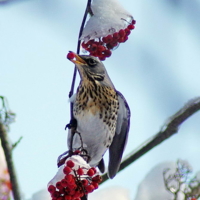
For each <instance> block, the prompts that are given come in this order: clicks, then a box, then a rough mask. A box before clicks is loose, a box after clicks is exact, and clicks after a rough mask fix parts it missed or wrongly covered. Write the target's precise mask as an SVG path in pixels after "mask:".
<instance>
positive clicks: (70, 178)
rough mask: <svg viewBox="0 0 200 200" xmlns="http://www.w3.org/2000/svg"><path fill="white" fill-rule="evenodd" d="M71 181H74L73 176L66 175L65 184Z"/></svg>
mask: <svg viewBox="0 0 200 200" xmlns="http://www.w3.org/2000/svg"><path fill="white" fill-rule="evenodd" d="M73 179H74V176H73V175H72V174H68V175H66V176H65V180H66V181H67V182H70V181H72V180H73Z"/></svg>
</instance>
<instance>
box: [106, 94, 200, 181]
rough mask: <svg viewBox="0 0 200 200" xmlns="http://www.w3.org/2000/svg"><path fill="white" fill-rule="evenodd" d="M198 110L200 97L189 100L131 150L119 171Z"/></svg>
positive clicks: (163, 138) (199, 108)
mask: <svg viewBox="0 0 200 200" xmlns="http://www.w3.org/2000/svg"><path fill="white" fill-rule="evenodd" d="M199 110H200V97H197V98H195V99H192V100H190V101H189V102H188V103H187V104H186V105H185V106H183V108H181V109H180V110H179V111H178V112H177V113H175V114H174V115H172V116H171V117H170V118H169V119H168V122H167V123H166V124H164V126H163V127H162V128H161V130H160V131H159V132H158V133H157V134H156V135H154V136H153V137H151V138H149V139H148V140H147V141H146V142H144V143H143V144H142V145H141V146H140V147H139V148H137V149H135V150H133V151H132V152H131V153H130V154H129V155H128V156H127V157H126V158H125V159H124V161H123V162H122V163H121V166H120V169H119V171H121V170H123V169H124V168H126V167H127V166H128V165H130V164H131V163H133V162H134V161H135V160H137V159H138V158H140V157H141V156H142V155H144V154H145V153H147V152H148V151H149V150H151V149H153V148H154V147H155V146H157V145H158V144H160V143H161V142H163V141H164V140H166V139H167V138H169V137H170V136H172V135H173V134H175V133H177V132H178V129H179V126H180V125H181V124H182V123H183V122H184V121H185V120H186V119H188V118H189V117H190V116H192V115H193V114H194V113H195V112H197V111H199ZM102 179H103V181H102V183H103V182H105V181H106V180H108V176H107V174H104V175H103V176H102Z"/></svg>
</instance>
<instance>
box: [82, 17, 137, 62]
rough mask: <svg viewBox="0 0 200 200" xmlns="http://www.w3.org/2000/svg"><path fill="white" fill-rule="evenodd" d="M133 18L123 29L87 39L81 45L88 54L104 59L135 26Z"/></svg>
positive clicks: (124, 39) (123, 40)
mask: <svg viewBox="0 0 200 200" xmlns="http://www.w3.org/2000/svg"><path fill="white" fill-rule="evenodd" d="M135 23H136V21H135V20H132V22H131V24H129V25H128V26H127V27H126V28H125V29H121V30H119V31H118V32H115V33H113V34H110V35H107V36H106V37H101V38H98V39H97V41H96V40H89V41H88V42H86V43H85V42H84V41H83V42H82V47H83V49H85V50H86V51H88V52H89V53H90V55H92V56H95V57H98V58H99V59H100V60H105V59H106V57H110V56H111V54H112V52H111V50H114V49H115V48H116V47H118V46H119V43H123V42H126V41H127V40H128V36H129V35H130V33H131V31H132V30H133V29H134V28H135Z"/></svg>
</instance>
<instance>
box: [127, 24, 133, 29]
mask: <svg viewBox="0 0 200 200" xmlns="http://www.w3.org/2000/svg"><path fill="white" fill-rule="evenodd" d="M127 28H128V29H129V30H133V29H134V28H135V26H134V25H133V24H129V25H128V27H127Z"/></svg>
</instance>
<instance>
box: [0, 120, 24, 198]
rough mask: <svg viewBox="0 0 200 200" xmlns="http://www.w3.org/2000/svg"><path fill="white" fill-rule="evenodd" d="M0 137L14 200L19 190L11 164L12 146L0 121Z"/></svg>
mask: <svg viewBox="0 0 200 200" xmlns="http://www.w3.org/2000/svg"><path fill="white" fill-rule="evenodd" d="M0 139H1V144H2V147H3V150H4V154H5V158H6V162H7V166H8V172H9V175H10V181H11V185H12V192H13V197H14V199H15V200H20V199H21V197H20V192H19V186H18V182H17V177H16V173H15V168H14V164H13V159H12V147H11V145H10V144H9V140H8V136H7V132H6V128H5V126H4V125H3V123H2V122H1V121H0Z"/></svg>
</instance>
